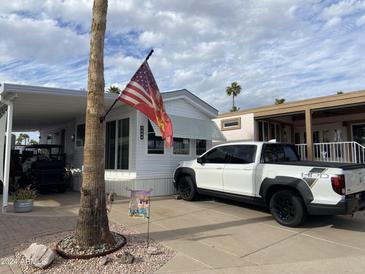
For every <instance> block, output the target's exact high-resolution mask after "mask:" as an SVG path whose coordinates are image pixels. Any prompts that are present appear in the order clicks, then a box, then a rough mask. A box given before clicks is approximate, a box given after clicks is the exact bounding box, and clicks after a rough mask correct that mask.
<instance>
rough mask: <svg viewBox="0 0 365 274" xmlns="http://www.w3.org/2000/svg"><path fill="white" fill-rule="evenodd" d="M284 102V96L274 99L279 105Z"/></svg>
mask: <svg viewBox="0 0 365 274" xmlns="http://www.w3.org/2000/svg"><path fill="white" fill-rule="evenodd" d="M284 103H285V99H284V98H276V99H275V105H281V104H284Z"/></svg>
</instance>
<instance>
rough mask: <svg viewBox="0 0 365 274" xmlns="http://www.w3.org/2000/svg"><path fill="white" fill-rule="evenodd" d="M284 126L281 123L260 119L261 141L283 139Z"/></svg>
mask: <svg viewBox="0 0 365 274" xmlns="http://www.w3.org/2000/svg"><path fill="white" fill-rule="evenodd" d="M282 128H283V126H282V125H281V124H279V123H273V122H266V121H259V122H258V130H259V141H269V140H270V139H276V141H278V142H280V141H283V139H284V137H283V136H282V134H281V131H282Z"/></svg>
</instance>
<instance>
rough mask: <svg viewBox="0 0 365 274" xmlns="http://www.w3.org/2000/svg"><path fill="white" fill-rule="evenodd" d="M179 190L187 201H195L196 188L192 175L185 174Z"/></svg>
mask: <svg viewBox="0 0 365 274" xmlns="http://www.w3.org/2000/svg"><path fill="white" fill-rule="evenodd" d="M178 190H179V194H180V196H181V198H182V199H184V200H185V201H193V200H194V199H195V197H196V188H195V185H194V182H193V180H192V179H191V177H190V176H183V177H181V178H180V179H179V181H178Z"/></svg>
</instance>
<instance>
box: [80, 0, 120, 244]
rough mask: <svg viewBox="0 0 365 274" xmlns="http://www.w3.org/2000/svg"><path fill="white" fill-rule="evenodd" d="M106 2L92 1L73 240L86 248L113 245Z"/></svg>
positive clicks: (100, 0)
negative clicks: (107, 169) (107, 176)
mask: <svg viewBox="0 0 365 274" xmlns="http://www.w3.org/2000/svg"><path fill="white" fill-rule="evenodd" d="M107 9H108V1H107V0H94V5H93V13H92V14H93V16H92V24H91V35H90V55H89V70H88V95H87V108H86V129H85V130H86V131H85V146H84V172H83V176H82V177H83V181H82V187H81V201H80V210H79V217H78V220H77V226H76V233H75V236H76V241H77V243H78V245H80V246H82V247H84V248H86V247H91V246H95V245H99V244H102V243H110V244H114V243H115V240H114V237H113V236H112V234H111V233H110V230H109V221H108V215H107V210H106V197H105V180H104V125H103V123H101V122H100V117H102V115H103V112H104V87H105V83H104V37H105V28H106V15H107Z"/></svg>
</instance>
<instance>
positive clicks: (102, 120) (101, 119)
mask: <svg viewBox="0 0 365 274" xmlns="http://www.w3.org/2000/svg"><path fill="white" fill-rule="evenodd" d="M153 52H154V50H153V49H151V50H150V52H149V53H148V55H147V57H146V58H145V59H144V62H147V61H148V59H150V57H151V55H152V53H153ZM144 62H143V63H144ZM143 63H142V64H143ZM118 98H119V96H118V97H117V98H116V99H115V100H114V102H113V104H112V105H111V106H110V107H109V109H108V110H107V111H106V112H105V114H104V115H103V116H102V117H100V123H103V122H104V121H105V117H106V116H107V115H108V114H109V112H110V111H111V110H112V108H113V107H114V105H115V104H116V103H117V102H118Z"/></svg>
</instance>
